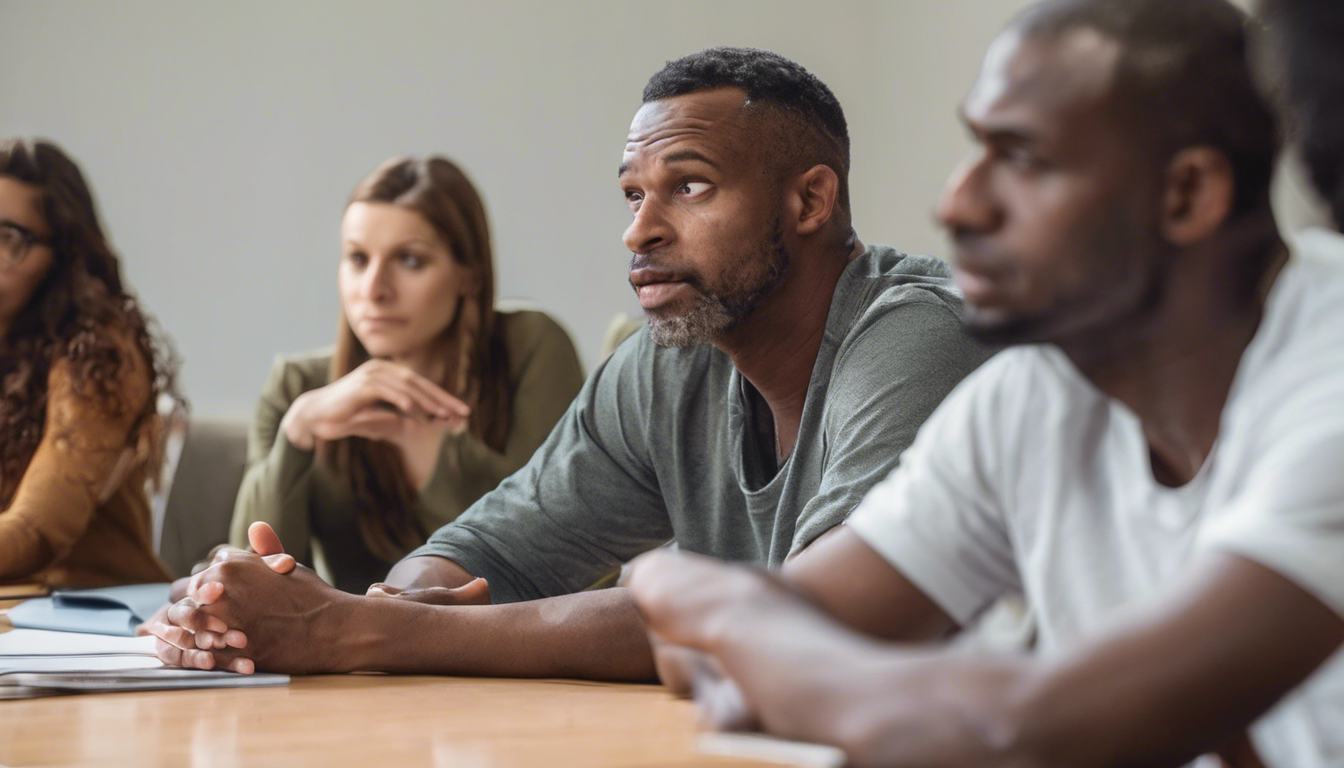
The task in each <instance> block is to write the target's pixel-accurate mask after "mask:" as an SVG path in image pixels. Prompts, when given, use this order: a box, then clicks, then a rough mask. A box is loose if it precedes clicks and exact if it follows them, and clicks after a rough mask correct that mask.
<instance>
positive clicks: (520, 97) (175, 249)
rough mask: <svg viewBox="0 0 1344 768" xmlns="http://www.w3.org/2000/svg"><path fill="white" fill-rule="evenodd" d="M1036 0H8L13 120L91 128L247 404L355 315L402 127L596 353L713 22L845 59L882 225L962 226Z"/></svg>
mask: <svg viewBox="0 0 1344 768" xmlns="http://www.w3.org/2000/svg"><path fill="white" fill-rule="evenodd" d="M1025 4H1026V3H1025V2H1020V1H1019V0H962V1H959V2H950V1H949V2H929V1H928V0H918V1H916V0H905V1H903V2H899V1H898V2H887V3H880V2H843V1H834V0H833V2H830V3H825V4H823V3H813V2H796V1H793V0H777V1H776V0H771V1H769V2H722V1H721V0H713V1H709V2H706V1H704V0H693V1H692V2H680V3H649V2H638V1H634V2H617V1H615V0H592V1H591V2H582V3H543V2H526V3H522V2H520V3H505V2H499V3H493V2H492V3H476V2H469V3H468V2H462V3H447V2H436V3H425V2H382V3H376V4H375V3H372V2H368V3H357V2H346V1H340V0H337V1H335V2H310V3H270V2H258V1H256V0H247V1H245V2H237V3H209V4H206V3H170V2H162V1H161V0H153V1H151V2H137V3H117V4H112V3H74V2H65V3H51V2H45V1H43V0H31V1H30V0H0V135H11V134H16V133H22V134H40V135H45V136H49V137H52V138H54V139H56V140H57V141H59V142H61V143H63V144H64V145H65V146H66V147H67V148H68V149H69V150H70V151H71V152H72V153H74V154H75V155H76V157H77V158H78V159H79V160H80V161H81V162H82V163H83V165H84V168H85V170H86V171H87V173H88V175H89V177H90V179H91V181H92V183H93V185H94V189H95V192H96V193H97V195H98V197H99V200H100V202H101V206H102V210H103V213H104V216H105V219H106V221H107V223H108V225H109V228H110V230H111V232H112V235H113V239H114V242H115V243H116V245H117V246H118V247H119V248H120V250H121V252H122V253H123V254H124V256H125V258H126V267H127V272H128V274H129V276H130V279H131V282H132V284H133V285H134V286H135V287H136V288H137V289H138V291H139V293H140V294H141V296H142V297H143V299H144V301H145V303H146V304H147V305H148V306H149V308H150V309H151V310H152V311H154V312H155V313H156V314H157V315H158V316H159V318H160V319H161V321H162V323H163V325H164V326H165V327H166V328H167V329H168V330H169V331H170V333H171V334H172V336H173V337H174V338H175V339H176V340H177V344H178V347H179V349H180V351H181V352H182V355H183V357H184V358H185V367H184V384H185V388H186V390H187V394H188V396H189V397H190V398H191V399H192V400H193V402H194V405H195V410H196V411H197V412H198V413H204V414H210V415H245V414H248V413H250V411H251V408H252V403H253V399H254V397H255V393H256V391H257V389H258V387H259V385H260V383H261V381H262V379H263V377H264V376H265V373H266V371H267V368H268V365H269V360H270V358H271V356H272V355H273V354H275V353H276V352H280V351H285V350H297V349H303V348H308V347H313V346H319V345H323V344H327V343H330V341H331V339H332V335H333V331H334V328H335V317H336V307H337V304H336V298H335V280H334V275H335V265H336V226H337V222H338V220H339V216H340V212H341V206H342V202H343V200H344V197H345V195H346V193H347V192H348V190H349V189H350V187H351V186H352V185H353V183H354V182H355V181H356V180H357V179H358V178H359V177H360V176H361V175H363V174H364V173H366V172H367V171H368V170H370V169H371V168H372V167H373V166H374V165H375V164H376V163H378V162H379V161H381V160H383V159H385V158H386V157H389V156H391V155H394V154H398V153H417V154H424V153H431V152H441V153H445V154H448V155H449V156H451V157H454V158H456V159H458V160H460V161H461V162H462V164H463V165H464V166H465V167H466V168H467V169H468V170H469V172H470V173H471V174H472V176H473V177H474V178H475V180H476V182H477V183H478V185H479V186H480V188H481V189H482V191H483V193H484V195H485V198H486V202H487V205H488V207H489V210H490V214H491V219H492V222H493V225H494V230H495V235H496V244H497V250H496V253H497V265H498V270H499V273H500V278H499V281H498V285H499V290H500V293H501V295H503V296H518V297H526V298H530V299H533V300H535V301H537V302H539V303H541V304H542V305H543V306H545V307H546V308H548V309H549V310H550V311H552V312H553V313H554V314H555V315H557V316H558V317H559V318H560V319H561V321H562V322H563V323H564V324H565V325H566V326H567V327H568V328H569V330H570V332H571V333H572V334H573V335H574V338H575V340H576V342H577V343H578V344H579V347H580V352H581V354H582V355H583V357H584V360H585V362H586V363H587V364H589V365H591V364H592V362H593V360H594V359H595V357H596V354H597V347H598V343H599V340H600V336H601V331H602V329H603V327H604V326H605V323H606V321H607V319H608V318H609V317H610V316H611V314H612V313H613V312H616V311H631V312H633V311H637V305H636V304H635V303H634V301H633V299H632V297H631V294H630V290H629V287H628V286H627V285H626V283H625V275H624V272H625V270H624V268H623V267H624V264H625V262H626V260H627V259H628V254H627V253H626V252H625V251H624V249H623V247H622V245H621V240H620V236H621V232H622V230H623V229H624V227H625V226H626V223H627V221H628V214H627V213H626V210H625V207H624V205H623V201H622V200H621V196H620V194H619V191H618V189H617V186H616V183H615V170H616V165H617V163H618V162H619V157H620V152H621V148H622V144H623V138H624V135H625V129H626V126H627V125H628V123H629V119H630V117H631V115H632V114H633V113H634V111H635V109H637V108H638V106H639V92H640V90H641V88H642V86H643V84H644V81H645V80H646V79H647V78H648V76H649V75H650V74H652V73H653V72H654V71H655V70H657V69H658V68H659V67H660V66H661V65H662V63H663V62H664V61H665V60H667V59H669V58H675V57H677V56H680V55H683V54H686V53H689V52H692V51H696V50H699V49H702V48H705V47H708V46H712V45H724V44H731V45H751V46H758V47H764V48H769V49H772V50H775V51H778V52H780V53H782V54H784V55H786V56H789V57H791V58H794V59H796V60H798V61H799V62H801V63H803V64H804V65H805V66H807V67H809V68H810V69H812V71H813V72H815V73H816V74H817V75H818V76H820V77H821V78H822V79H823V80H824V81H826V82H827V83H828V84H829V85H831V87H832V88H833V89H834V90H835V92H836V94H837V95H838V96H839V98H840V101H841V103H842V104H843V105H844V107H845V109H846V112H847V114H848V117H849V120H850V129H851V133H852V139H853V158H854V171H853V177H852V188H853V192H852V197H853V200H854V209H855V223H856V225H857V227H858V230H859V234H860V236H861V237H863V238H864V239H865V240H867V241H871V242H885V243H889V244H892V245H895V246H897V247H899V248H903V249H906V250H912V251H922V252H928V253H934V254H941V253H942V252H943V250H944V246H943V240H942V238H941V236H940V235H939V233H938V232H937V230H936V229H935V228H934V226H933V224H932V221H931V218H930V211H931V208H932V204H933V200H934V198H935V197H936V195H937V192H938V189H939V187H940V186H941V184H942V181H943V179H944V178H945V176H946V174H947V172H948V171H949V170H950V169H951V168H952V166H953V164H954V163H955V162H956V160H957V158H958V157H959V155H960V154H961V153H962V152H963V151H964V149H965V146H966V144H965V139H964V138H963V134H962V130H961V128H960V127H959V126H958V124H957V122H956V120H955V119H954V116H953V115H954V108H955V105H956V103H957V101H958V100H959V99H960V97H961V96H962V94H963V93H964V91H965V89H966V88H967V87H968V86H969V84H970V82H971V80H972V78H973V76H974V73H975V71H976V69H977V67H978V65H979V57H980V53H981V52H982V51H983V49H984V47H985V45H986V43H987V42H988V40H989V39H990V38H991V37H992V35H993V33H994V31H995V30H996V29H997V28H998V27H999V26H1000V25H1001V24H1002V23H1003V22H1004V21H1005V20H1006V19H1007V18H1008V17H1009V16H1010V15H1011V14H1012V13H1013V12H1014V11H1016V10H1017V9H1019V8H1021V7H1023V6H1024V5H1025Z"/></svg>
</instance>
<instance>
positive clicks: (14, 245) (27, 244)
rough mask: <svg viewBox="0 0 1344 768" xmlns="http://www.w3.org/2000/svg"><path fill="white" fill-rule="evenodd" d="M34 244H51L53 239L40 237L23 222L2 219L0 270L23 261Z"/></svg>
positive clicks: (0, 226) (0, 222)
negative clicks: (17, 222)
mask: <svg viewBox="0 0 1344 768" xmlns="http://www.w3.org/2000/svg"><path fill="white" fill-rule="evenodd" d="M34 245H51V240H48V239H47V238H44V237H38V236H37V235H35V234H33V230H31V229H29V228H27V227H25V226H23V225H22V224H15V223H14V222H12V221H3V220H0V270H7V269H13V268H14V267H17V266H18V265H19V264H21V263H23V260H24V258H26V257H27V256H28V251H29V250H30V249H32V247H33V246H34Z"/></svg>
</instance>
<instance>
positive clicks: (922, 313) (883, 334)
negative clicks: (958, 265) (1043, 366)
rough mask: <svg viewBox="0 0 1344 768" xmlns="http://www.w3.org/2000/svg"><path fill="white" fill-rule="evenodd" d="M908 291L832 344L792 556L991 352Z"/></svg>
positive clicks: (887, 465)
mask: <svg viewBox="0 0 1344 768" xmlns="http://www.w3.org/2000/svg"><path fill="white" fill-rule="evenodd" d="M923 294H924V292H923V291H921V290H919V289H906V290H905V291H902V292H900V293H898V294H896V295H895V296H893V297H888V298H886V299H883V300H882V301H881V302H878V303H876V304H874V306H873V307H872V308H871V309H870V310H869V311H868V312H867V313H866V314H865V315H864V317H863V318H862V319H861V321H860V324H859V326H858V327H856V328H854V329H853V330H852V331H851V332H850V333H849V334H848V339H850V341H849V342H847V343H846V344H845V345H844V346H843V347H842V348H841V349H840V350H838V352H837V355H836V360H835V365H834V371H833V373H832V376H831V382H830V391H829V393H828V394H827V413H826V416H825V423H824V426H823V437H822V439H823V440H824V441H825V443H826V445H825V451H826V459H825V468H824V470H823V475H822V481H821V485H820V487H819V489H818V492H817V495H816V496H815V497H813V498H812V499H811V500H809V501H808V503H807V504H806V505H805V506H804V508H803V512H802V514H801V515H800V516H799V519H798V523H797V527H796V528H795V530H794V538H793V542H792V546H791V552H790V554H791V555H793V554H796V553H798V552H799V551H801V550H802V549H803V548H804V547H806V546H807V545H808V544H810V543H811V542H812V541H813V540H814V539H816V538H817V537H818V536H820V535H821V534H823V533H825V532H826V531H827V530H829V529H830V528H832V527H834V526H836V525H839V524H840V523H842V522H844V520H845V518H846V517H848V516H849V514H850V513H851V512H853V511H854V509H855V508H856V507H857V506H858V504H859V502H860V501H861V500H862V499H863V497H864V495H865V494H866V493H867V492H868V491H869V490H870V489H871V488H872V487H873V486H874V485H876V484H877V483H878V482H880V481H881V480H882V479H883V478H885V477H886V476H887V475H888V474H890V472H891V470H892V469H893V468H894V467H895V466H896V465H897V464H898V462H899V460H900V456H901V453H902V452H903V451H905V449H906V448H908V447H910V444H911V443H912V442H913V441H914V439H915V433H916V432H918V431H919V428H920V426H921V425H922V424H923V423H924V421H925V420H926V419H927V418H928V417H929V414H931V413H933V411H934V409H935V408H937V407H938V404H939V403H941V402H942V401H943V398H944V397H946V396H947V393H948V392H950V391H951V390H952V388H953V387H955V386H956V385H957V383H958V382H960V381H961V380H962V379H963V378H965V377H966V375H967V374H969V373H970V372H971V371H973V370H974V369H975V368H976V367H977V366H979V365H980V364H981V363H982V362H984V360H985V359H986V358H987V357H988V356H989V354H990V350H989V349H987V348H986V347H984V346H982V345H980V344H977V343H976V342H974V341H973V340H971V339H970V338H969V337H968V336H966V334H965V333H964V332H963V331H962V329H961V322H960V319H959V318H958V317H957V315H956V314H955V313H954V312H953V311H952V310H951V309H949V308H948V306H947V305H946V304H944V303H943V302H941V301H937V300H934V299H932V298H928V297H925V296H924V295H923Z"/></svg>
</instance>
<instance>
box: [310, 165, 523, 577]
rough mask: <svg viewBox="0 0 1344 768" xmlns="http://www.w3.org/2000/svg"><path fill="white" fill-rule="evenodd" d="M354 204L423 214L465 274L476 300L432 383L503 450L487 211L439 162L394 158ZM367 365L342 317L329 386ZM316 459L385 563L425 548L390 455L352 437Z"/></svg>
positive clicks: (448, 342) (412, 502) (503, 358)
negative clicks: (353, 507)
mask: <svg viewBox="0 0 1344 768" xmlns="http://www.w3.org/2000/svg"><path fill="white" fill-rule="evenodd" d="M353 203H388V204H391V205H396V206H399V207H402V208H406V209H408V210H411V211H414V212H416V213H418V214H420V215H421V216H423V217H424V218H425V220H426V221H428V222H429V223H430V224H431V225H432V226H433V227H434V231H435V232H437V233H438V235H439V237H440V238H441V239H442V240H443V243H444V245H446V246H447V247H448V250H449V251H450V252H451V254H452V257H453V259H454V260H456V261H457V263H458V264H460V265H462V266H463V267H465V268H466V269H467V271H468V272H469V273H470V274H471V276H472V278H473V279H474V281H475V283H476V286H477V289H476V292H475V293H474V294H468V295H467V296H465V297H462V298H461V299H460V301H461V303H460V305H459V306H458V310H457V313H456V314H455V315H454V317H453V321H452V322H451V323H449V325H448V327H447V328H445V329H444V330H443V333H441V334H440V335H439V337H438V338H437V339H436V341H435V344H436V352H438V353H439V354H441V355H442V356H443V359H447V360H449V361H452V362H451V364H450V365H449V366H448V367H447V373H446V374H445V375H444V380H443V381H440V382H438V384H439V385H440V386H442V387H443V388H444V389H445V390H447V391H448V392H450V393H452V394H453V395H454V396H456V397H458V398H459V399H461V400H462V401H463V402H465V403H466V404H467V405H468V406H470V407H471V416H470V417H469V420H468V424H467V430H468V431H469V432H470V433H471V434H472V435H474V436H476V437H477V438H479V439H480V440H482V441H483V442H484V443H485V444H486V445H488V446H490V447H491V448H493V449H495V450H497V451H502V450H504V443H505V441H506V440H507V439H508V434H509V420H510V416H511V413H510V402H511V398H510V395H511V386H510V384H511V382H510V381H509V362H508V354H507V350H506V349H505V348H504V340H503V337H502V334H501V332H500V329H499V328H498V325H497V324H496V322H495V279H494V258H493V255H492V252H491V250H490V230H489V227H488V226H487V223H486V218H485V205H484V204H483V203H482V202H481V197H480V195H479V194H478V193H477V192H476V188H475V187H474V186H473V185H472V183H471V181H470V180H469V179H468V178H467V176H466V174H464V173H463V172H462V169H460V168H458V167H457V166H456V165H455V164H454V163H452V162H451V161H449V160H447V159H445V158H442V157H429V158H425V159H423V160H421V159H414V158H406V157H396V158H393V159H391V160H388V161H387V162H385V163H383V164H382V165H380V166H378V168H377V169H375V170H374V171H373V173H371V174H369V175H368V176H367V177H365V178H364V179H363V180H362V181H360V182H359V184H358V185H356V186H355V189H354V191H353V192H351V193H350V199H349V201H347V203H346V207H349V206H350V205H351V204H353ZM443 300H444V301H454V300H456V299H454V297H452V296H445V297H444V298H443ZM369 357H370V356H369V353H368V350H366V349H365V348H364V345H363V344H361V343H360V341H359V338H358V337H356V336H355V334H354V331H352V330H351V328H350V320H349V318H347V317H346V316H345V311H344V310H342V311H341V321H340V330H339V331H338V332H337V336H336V352H335V354H334V355H333V356H332V358H331V380H332V381H335V380H336V379H338V378H340V377H342V376H344V375H346V374H348V373H350V372H351V371H353V370H354V369H356V368H358V367H359V366H360V365H362V364H363V363H364V362H366V361H367V360H368V359H369ZM318 455H319V456H320V457H322V459H323V460H325V461H326V462H327V464H328V466H330V467H332V468H333V469H334V470H336V471H337V472H339V473H340V474H341V475H343V476H345V477H347V478H349V481H350V485H351V490H352V491H353V493H354V497H355V500H356V502H357V504H358V512H357V515H356V519H357V520H358V523H359V532H360V535H361V536H362V537H363V538H364V543H365V544H367V545H368V547H369V550H370V551H372V552H373V553H374V554H375V555H377V556H378V557H381V558H383V559H384V560H387V561H389V562H391V561H395V560H397V559H399V558H401V557H402V556H404V555H405V554H406V553H407V552H409V551H410V550H412V549H414V548H415V547H417V546H419V545H421V544H423V543H424V542H425V538H426V535H427V532H426V531H425V529H424V526H423V525H421V524H420V520H419V518H418V517H417V515H416V514H415V512H414V508H415V506H416V505H417V504H418V503H419V494H418V492H417V491H416V489H415V488H413V487H412V486H411V483H410V481H409V480H408V479H407V477H406V467H405V464H404V462H403V461H402V458H401V453H400V451H398V450H397V448H396V447H395V446H393V445H391V444H390V443H386V442H382V441H377V440H367V439H364V438H359V437H349V438H345V439H343V440H336V441H332V442H324V443H321V444H319V446H318Z"/></svg>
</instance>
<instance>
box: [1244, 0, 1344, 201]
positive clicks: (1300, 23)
mask: <svg viewBox="0 0 1344 768" xmlns="http://www.w3.org/2000/svg"><path fill="white" fill-rule="evenodd" d="M1261 7H1262V10H1263V15H1264V18H1265V21H1266V22H1267V25H1266V30H1265V31H1266V32H1267V37H1268V42H1269V45H1270V49H1271V50H1270V51H1269V53H1270V54H1271V58H1272V59H1274V61H1273V62H1272V64H1274V65H1275V66H1276V67H1279V68H1281V69H1278V70H1276V72H1275V73H1274V78H1275V79H1280V80H1281V82H1279V83H1275V85H1276V86H1278V88H1277V89H1276V90H1278V91H1279V93H1278V94H1277V95H1279V96H1280V97H1281V99H1282V107H1283V114H1284V116H1285V118H1286V123H1287V125H1288V130H1290V131H1291V132H1292V133H1293V134H1294V137H1295V138H1296V139H1297V141H1298V144H1299V145H1300V146H1301V149H1302V159H1303V160H1304V161H1305V162H1306V165H1307V170H1308V171H1310V173H1311V180H1312V182H1314V183H1315V185H1316V189H1317V190H1318V191H1319V192H1320V193H1321V196H1322V197H1324V198H1325V200H1326V202H1327V203H1329V204H1330V211H1331V213H1332V214H1333V215H1334V218H1335V226H1336V227H1344V4H1340V3H1337V2H1323V1H1322V0H1264V2H1262V3H1261ZM1280 73H1281V74H1280Z"/></svg>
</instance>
